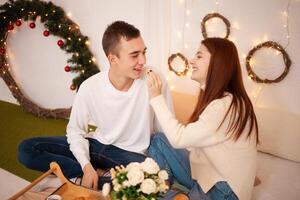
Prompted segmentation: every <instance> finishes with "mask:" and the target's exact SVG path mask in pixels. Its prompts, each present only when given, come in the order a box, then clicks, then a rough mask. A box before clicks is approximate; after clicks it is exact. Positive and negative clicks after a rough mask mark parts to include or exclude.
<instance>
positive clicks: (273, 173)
mask: <svg viewBox="0 0 300 200" xmlns="http://www.w3.org/2000/svg"><path fill="white" fill-rule="evenodd" d="M299 153H300V152H299ZM257 170H258V171H257V176H258V177H259V178H260V179H261V184H260V185H258V186H256V187H255V188H254V193H253V198H252V199H253V200H299V199H300V163H298V162H293V161H290V160H285V159H282V158H279V157H275V156H273V155H270V154H265V153H261V152H259V154H258V169H257Z"/></svg>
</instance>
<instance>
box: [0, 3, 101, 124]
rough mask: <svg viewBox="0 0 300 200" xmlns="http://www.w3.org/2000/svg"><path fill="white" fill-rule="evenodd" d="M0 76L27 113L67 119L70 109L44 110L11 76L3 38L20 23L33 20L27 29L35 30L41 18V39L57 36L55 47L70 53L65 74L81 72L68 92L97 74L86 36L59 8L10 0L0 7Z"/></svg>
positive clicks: (50, 4)
mask: <svg viewBox="0 0 300 200" xmlns="http://www.w3.org/2000/svg"><path fill="white" fill-rule="evenodd" d="M0 11H1V12H0V75H1V77H2V78H3V80H4V82H5V83H6V85H7V86H8V88H9V90H10V91H11V93H12V94H13V96H14V97H15V98H16V99H17V101H18V102H19V104H20V105H21V106H22V107H23V108H24V109H25V110H26V111H27V112H29V113H32V114H34V115H36V116H38V117H46V118H67V117H68V116H69V114H70V108H59V109H46V108H42V107H40V106H38V105H37V104H36V103H34V102H33V101H31V100H30V99H28V98H27V97H25V95H24V94H23V93H22V91H21V90H20V87H19V86H18V85H17V83H16V81H15V80H14V78H13V76H12V75H11V73H10V69H9V64H8V55H7V54H6V39H7V36H8V34H9V32H10V31H11V30H13V29H14V26H20V25H21V24H22V20H23V21H28V20H32V22H31V23H30V28H34V27H35V23H34V21H35V20H36V19H37V17H39V18H40V20H41V22H42V23H43V24H44V26H45V28H46V30H45V31H44V33H43V34H44V36H46V37H47V36H48V35H49V34H52V35H55V36H58V37H60V38H61V39H60V40H59V41H58V42H57V44H58V46H59V47H60V48H61V49H62V50H64V51H66V52H67V53H70V54H72V57H71V58H70V59H68V63H70V66H69V65H68V66H66V67H65V71H67V72H69V71H71V72H80V73H79V75H78V76H77V77H75V78H74V79H73V81H72V85H71V87H70V88H71V89H72V90H75V89H76V88H78V87H79V85H80V84H81V83H82V82H83V81H84V80H85V79H87V78H88V77H90V76H92V75H93V74H95V73H97V72H99V69H98V67H97V65H96V63H94V62H93V54H92V53H91V51H90V50H89V48H88V46H87V44H88V37H86V36H83V35H82V34H81V32H80V30H79V26H78V25H77V24H76V23H74V22H73V21H72V20H71V19H69V18H68V17H67V16H66V14H65V12H64V10H63V9H62V8H61V7H58V6H56V5H54V4H53V3H52V2H44V1H41V0H33V1H30V0H17V1H13V0H10V1H9V2H7V3H5V4H3V5H0Z"/></svg>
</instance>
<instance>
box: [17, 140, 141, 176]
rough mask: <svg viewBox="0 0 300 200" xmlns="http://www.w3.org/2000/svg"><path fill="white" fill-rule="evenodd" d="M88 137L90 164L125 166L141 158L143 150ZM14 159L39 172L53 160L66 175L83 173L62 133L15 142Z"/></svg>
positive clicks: (46, 169)
mask: <svg viewBox="0 0 300 200" xmlns="http://www.w3.org/2000/svg"><path fill="white" fill-rule="evenodd" d="M88 140H89V145H90V147H89V149H90V161H91V164H92V165H93V167H94V168H101V169H108V168H112V167H115V166H116V165H124V166H126V165H127V164H129V163H130V162H143V161H144V160H145V155H143V154H138V153H134V152H129V151H126V150H123V149H120V148H118V147H116V146H113V145H105V144H102V143H100V142H99V141H97V140H95V139H92V138H88ZM18 159H19V161H20V162H21V163H22V164H23V165H25V166H26V167H27V168H29V169H33V170H37V171H41V172H46V171H48V170H49V164H50V163H51V162H52V161H56V162H57V163H58V164H59V166H60V168H61V169H62V172H63V173H64V175H65V176H66V177H67V178H74V177H80V176H82V175H83V172H82V169H81V166H80V164H79V163H78V161H77V160H76V158H75V157H74V156H73V153H72V152H71V151H70V148H69V144H68V142H67V138H66V137H65V136H57V137H36V138H30V139H26V140H24V141H22V142H21V144H20V145H19V152H18Z"/></svg>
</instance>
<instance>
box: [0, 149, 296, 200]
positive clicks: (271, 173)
mask: <svg viewBox="0 0 300 200" xmlns="http://www.w3.org/2000/svg"><path fill="white" fill-rule="evenodd" d="M257 176H258V177H259V178H260V180H261V184H260V185H258V186H256V187H255V188H254V192H253V198H252V199H253V200H299V199H300V163H298V162H293V161H289V160H285V159H282V158H278V157H275V156H272V155H270V154H265V153H261V152H259V154H258V171H257ZM28 184H29V182H28V181H26V180H24V179H22V178H20V177H18V176H15V175H14V174H11V173H9V172H7V171H5V170H3V169H1V168H0V199H7V198H9V197H10V196H12V195H13V194H15V193H16V192H18V191H19V190H20V189H22V188H24V187H25V186H26V185H28Z"/></svg>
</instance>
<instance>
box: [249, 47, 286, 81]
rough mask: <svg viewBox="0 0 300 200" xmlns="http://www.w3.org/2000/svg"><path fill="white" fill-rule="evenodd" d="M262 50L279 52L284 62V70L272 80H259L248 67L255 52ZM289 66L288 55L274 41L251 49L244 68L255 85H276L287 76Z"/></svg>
mask: <svg viewBox="0 0 300 200" xmlns="http://www.w3.org/2000/svg"><path fill="white" fill-rule="evenodd" d="M262 48H272V49H274V50H276V51H279V52H280V53H281V54H282V57H283V61H284V64H285V69H284V71H283V72H282V74H281V75H280V76H279V77H277V78H276V79H274V80H270V79H262V78H260V77H259V76H258V75H257V74H256V73H255V72H254V71H253V70H252V67H251V65H250V60H251V58H252V56H253V55H254V54H255V52H256V51H258V50H260V49H262ZM291 64H292V61H291V59H290V57H289V55H288V54H287V52H286V51H285V50H284V48H283V47H282V46H281V45H280V44H278V43H276V42H274V41H267V42H263V43H261V44H258V45H257V46H255V47H254V48H253V49H251V50H250V51H249V53H248V55H247V57H246V68H247V72H248V76H249V77H250V78H251V79H252V80H254V81H255V82H257V83H278V82H280V81H282V80H283V79H284V78H285V77H286V75H287V74H288V72H289V70H290V66H291Z"/></svg>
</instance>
